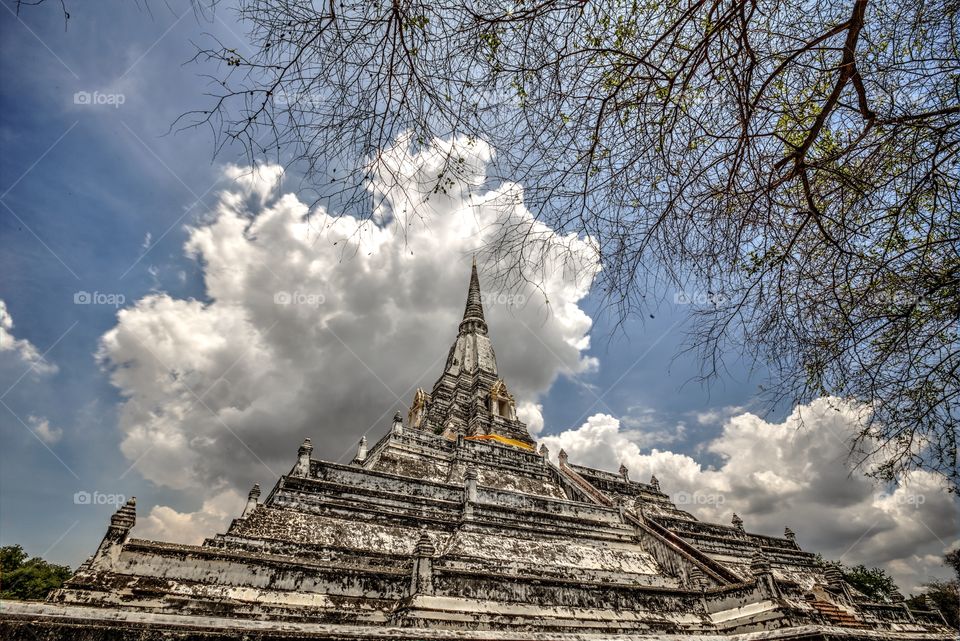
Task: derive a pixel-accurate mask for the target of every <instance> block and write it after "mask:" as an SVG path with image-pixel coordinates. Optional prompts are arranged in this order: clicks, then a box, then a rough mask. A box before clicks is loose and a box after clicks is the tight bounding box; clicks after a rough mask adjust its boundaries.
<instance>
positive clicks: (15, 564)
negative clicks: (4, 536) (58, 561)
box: [0, 545, 73, 600]
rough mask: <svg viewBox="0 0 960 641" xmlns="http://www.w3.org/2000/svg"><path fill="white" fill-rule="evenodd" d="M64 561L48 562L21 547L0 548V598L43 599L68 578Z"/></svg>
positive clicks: (69, 573)
mask: <svg viewBox="0 0 960 641" xmlns="http://www.w3.org/2000/svg"><path fill="white" fill-rule="evenodd" d="M71 574H73V572H72V570H71V569H70V568H69V567H67V566H66V565H55V564H53V563H48V562H46V561H44V560H43V559H41V558H40V557H33V558H29V556H28V555H27V553H26V552H25V551H24V550H23V547H21V546H19V545H6V546H4V547H2V548H0V599H17V600H33V599H44V598H46V596H47V595H48V594H49V593H50V592H51V591H53V590H55V589H57V588H59V587H60V586H61V585H63V582H64V581H66V580H67V579H69V578H70V575H71Z"/></svg>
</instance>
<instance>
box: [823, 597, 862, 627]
mask: <svg viewBox="0 0 960 641" xmlns="http://www.w3.org/2000/svg"><path fill="white" fill-rule="evenodd" d="M810 605H812V606H813V607H814V608H816V609H817V611H818V612H820V614H822V615H823V616H824V617H826V618H827V619H829V620H830V622H831V623H833V624H835V625H838V626H840V627H842V628H865V627H867V626H866V625H864V624H863V622H861V621H860V619H858V618H857V617H855V616H854V615H852V614H850V613H849V612H847V611H846V610H843V609H841V608H839V607H838V606H836V605H834V604H833V603H830V602H828V601H820V600H816V601H811V602H810Z"/></svg>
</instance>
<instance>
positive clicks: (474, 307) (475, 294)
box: [461, 257, 486, 329]
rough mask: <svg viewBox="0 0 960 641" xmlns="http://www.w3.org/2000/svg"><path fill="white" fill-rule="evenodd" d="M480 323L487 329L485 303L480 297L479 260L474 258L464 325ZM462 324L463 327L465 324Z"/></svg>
mask: <svg viewBox="0 0 960 641" xmlns="http://www.w3.org/2000/svg"><path fill="white" fill-rule="evenodd" d="M467 321H479V323H480V324H481V325H482V326H483V327H484V329H485V328H486V322H485V321H484V318H483V301H482V299H481V297H480V277H479V276H478V275H477V259H476V257H474V259H473V266H472V267H471V268H470V288H469V289H468V290H467V306H466V308H465V309H464V310H463V323H466V322H467ZM463 323H461V325H462V324H463Z"/></svg>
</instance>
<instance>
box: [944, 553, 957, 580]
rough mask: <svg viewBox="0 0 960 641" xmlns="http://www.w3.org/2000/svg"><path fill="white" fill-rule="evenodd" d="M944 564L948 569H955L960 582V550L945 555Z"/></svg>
mask: <svg viewBox="0 0 960 641" xmlns="http://www.w3.org/2000/svg"><path fill="white" fill-rule="evenodd" d="M943 564H944V565H946V566H947V567H950V568H953V571H954V572H956V574H957V580H958V581H960V548H957V549H956V550H951V551H950V552H947V553H946V554H944V555H943Z"/></svg>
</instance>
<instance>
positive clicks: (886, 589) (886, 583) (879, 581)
mask: <svg viewBox="0 0 960 641" xmlns="http://www.w3.org/2000/svg"><path fill="white" fill-rule="evenodd" d="M840 571H841V572H843V578H844V580H846V582H847V583H849V584H850V585H852V586H853V587H854V588H856V589H857V590H859V591H860V592H862V593H863V594H865V595H866V596H867V597H869V598H870V600H872V601H879V602H884V601H888V600H892V599H893V596H894V594H895V593H896V592H897V584H896V583H894V582H893V577H891V576H890V575H889V574H887V571H886V570H884V569H882V568H868V567H867V566H865V565H862V564H861V565H855V566H853V567H848V566H845V565H843V564H842V563H841V564H840Z"/></svg>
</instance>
